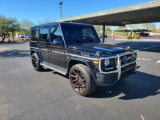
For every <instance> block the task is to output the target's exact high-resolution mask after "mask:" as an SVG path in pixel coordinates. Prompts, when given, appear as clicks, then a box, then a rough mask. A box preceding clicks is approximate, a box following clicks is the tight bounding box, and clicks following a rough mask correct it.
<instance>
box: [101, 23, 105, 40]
mask: <svg viewBox="0 0 160 120" xmlns="http://www.w3.org/2000/svg"><path fill="white" fill-rule="evenodd" d="M102 28H103V34H102V43H104V40H105V24H103V26H102Z"/></svg>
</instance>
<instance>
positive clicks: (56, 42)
mask: <svg viewBox="0 0 160 120" xmlns="http://www.w3.org/2000/svg"><path fill="white" fill-rule="evenodd" d="M63 43H64V42H63V40H62V39H61V38H57V39H54V40H53V45H57V46H63Z"/></svg>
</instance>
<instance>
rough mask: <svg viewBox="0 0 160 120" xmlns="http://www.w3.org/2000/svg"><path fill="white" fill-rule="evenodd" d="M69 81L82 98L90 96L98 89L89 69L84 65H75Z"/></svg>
mask: <svg viewBox="0 0 160 120" xmlns="http://www.w3.org/2000/svg"><path fill="white" fill-rule="evenodd" d="M69 79H70V83H71V86H72V88H73V89H74V91H75V92H77V93H78V94H79V95H82V96H88V95H89V94H91V93H93V92H94V91H95V89H96V87H97V85H96V83H95V81H94V79H93V77H92V75H91V72H90V70H89V68H88V67H87V66H85V65H83V64H77V65H74V66H73V67H72V68H71V69H70V72H69Z"/></svg>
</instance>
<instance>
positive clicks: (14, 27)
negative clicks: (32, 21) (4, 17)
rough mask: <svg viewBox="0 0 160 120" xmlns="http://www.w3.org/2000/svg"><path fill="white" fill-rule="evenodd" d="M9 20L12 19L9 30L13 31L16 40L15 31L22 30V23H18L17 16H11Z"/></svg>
mask: <svg viewBox="0 0 160 120" xmlns="http://www.w3.org/2000/svg"><path fill="white" fill-rule="evenodd" d="M9 20H10V21H11V25H10V28H9V31H11V33H12V37H13V40H14V32H15V31H18V30H20V24H19V23H18V21H17V19H16V18H9Z"/></svg>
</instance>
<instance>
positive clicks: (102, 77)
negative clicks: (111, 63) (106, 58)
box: [95, 52, 137, 86]
mask: <svg viewBox="0 0 160 120" xmlns="http://www.w3.org/2000/svg"><path fill="white" fill-rule="evenodd" d="M134 53H135V52H133V53H132V54H134ZM126 54H130V53H124V54H121V55H117V69H116V70H114V71H110V72H103V71H102V70H101V65H99V68H100V71H99V72H97V73H96V80H95V82H96V83H97V85H98V86H112V85H114V84H116V83H117V81H118V80H120V79H123V78H125V77H127V76H129V75H131V74H133V73H135V71H136V68H137V62H136V61H133V62H131V63H128V64H125V65H123V66H122V65H121V59H120V57H121V56H124V55H126ZM102 59H103V58H102ZM100 64H101V62H100Z"/></svg>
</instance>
